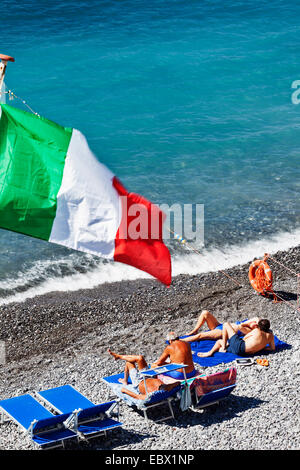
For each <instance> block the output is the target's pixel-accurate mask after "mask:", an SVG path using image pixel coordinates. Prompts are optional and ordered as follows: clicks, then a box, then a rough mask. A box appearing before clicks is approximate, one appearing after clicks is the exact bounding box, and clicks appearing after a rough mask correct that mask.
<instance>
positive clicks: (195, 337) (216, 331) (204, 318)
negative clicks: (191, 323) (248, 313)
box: [182, 310, 260, 342]
mask: <svg viewBox="0 0 300 470" xmlns="http://www.w3.org/2000/svg"><path fill="white" fill-rule="evenodd" d="M259 320H260V318H258V317H254V318H251V319H250V320H246V321H244V322H243V323H239V324H236V323H234V324H231V325H232V328H233V329H234V330H235V332H236V333H237V332H238V331H240V332H241V333H242V334H244V335H246V334H247V333H249V332H250V331H251V330H253V329H254V328H257V324H258V322H259ZM205 323H206V324H207V326H208V328H209V330H210V331H201V332H199V330H200V328H201V326H202V325H204V324H205ZM220 324H221V323H220V322H219V321H218V320H217V319H216V317H214V315H213V314H212V313H210V312H209V311H208V310H203V311H202V312H201V314H200V316H199V318H198V321H197V324H196V326H195V328H194V329H193V330H192V331H191V332H190V333H188V335H189V336H188V337H187V338H182V341H185V342H193V341H200V340H205V339H210V340H217V339H221V338H222V330H221V329H220V328H217V326H219V325H220Z"/></svg>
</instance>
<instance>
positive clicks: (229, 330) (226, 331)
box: [221, 322, 237, 350]
mask: <svg viewBox="0 0 300 470" xmlns="http://www.w3.org/2000/svg"><path fill="white" fill-rule="evenodd" d="M236 332H237V331H236V328H234V327H233V325H231V323H228V322H226V323H224V325H223V330H222V340H221V341H222V349H223V350H226V347H227V341H228V339H230V338H231V337H232V336H233V335H235V334H236Z"/></svg>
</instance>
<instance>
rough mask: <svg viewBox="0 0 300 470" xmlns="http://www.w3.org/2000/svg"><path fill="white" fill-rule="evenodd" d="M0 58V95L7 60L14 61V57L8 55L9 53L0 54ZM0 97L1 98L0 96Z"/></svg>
mask: <svg viewBox="0 0 300 470" xmlns="http://www.w3.org/2000/svg"><path fill="white" fill-rule="evenodd" d="M0 60H1V62H0V95H1V94H2V92H1V90H2V85H3V82H4V77H5V72H6V66H7V62H14V61H15V59H14V58H13V57H10V56H9V55H4V54H0ZM0 98H1V96H0Z"/></svg>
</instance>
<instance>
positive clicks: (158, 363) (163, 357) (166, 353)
mask: <svg viewBox="0 0 300 470" xmlns="http://www.w3.org/2000/svg"><path fill="white" fill-rule="evenodd" d="M169 356H170V353H169V347H168V346H167V347H166V348H165V350H164V352H163V353H162V355H161V356H160V358H159V359H157V361H155V362H154V363H153V364H151V367H152V368H155V367H159V366H162V365H164V364H167V362H166V361H167V359H168V357H169Z"/></svg>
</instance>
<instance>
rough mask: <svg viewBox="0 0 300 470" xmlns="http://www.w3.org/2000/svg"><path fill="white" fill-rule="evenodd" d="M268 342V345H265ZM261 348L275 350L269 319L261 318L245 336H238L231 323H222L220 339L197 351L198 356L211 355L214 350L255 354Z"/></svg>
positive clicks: (240, 354) (238, 353) (239, 354)
mask: <svg viewBox="0 0 300 470" xmlns="http://www.w3.org/2000/svg"><path fill="white" fill-rule="evenodd" d="M268 344H269V346H267V345H268ZM262 349H266V350H268V351H275V343H274V335H273V333H272V331H271V330H270V322H269V320H264V319H261V320H259V321H258V323H257V326H256V327H254V328H253V329H252V330H251V331H250V332H249V333H247V334H246V336H243V337H241V336H239V335H238V334H237V333H236V330H235V329H234V328H233V325H232V324H231V323H227V322H226V323H224V325H223V330H222V339H219V340H218V341H217V342H216V343H215V345H214V346H213V347H212V349H211V350H210V351H208V352H205V353H198V356H199V357H209V356H212V355H213V354H214V353H215V352H216V351H219V352H231V353H233V354H236V355H238V356H247V355H249V354H255V353H257V352H258V351H261V350H262Z"/></svg>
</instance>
